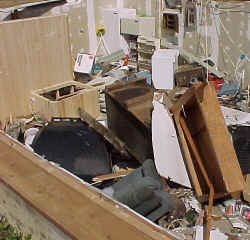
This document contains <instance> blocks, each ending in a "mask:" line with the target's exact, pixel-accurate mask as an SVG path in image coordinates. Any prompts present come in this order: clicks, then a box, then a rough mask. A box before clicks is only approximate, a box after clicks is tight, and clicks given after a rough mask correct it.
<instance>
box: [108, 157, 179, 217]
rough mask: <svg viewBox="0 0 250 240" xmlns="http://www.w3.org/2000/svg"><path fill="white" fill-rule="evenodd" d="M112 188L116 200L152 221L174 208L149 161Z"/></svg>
mask: <svg viewBox="0 0 250 240" xmlns="http://www.w3.org/2000/svg"><path fill="white" fill-rule="evenodd" d="M112 187H113V189H114V195H113V197H114V198H115V199H116V200H118V201H119V202H121V203H124V204H126V205H128V206H129V207H130V208H132V209H134V210H135V211H136V212H138V213H140V214H142V215H143V216H146V217H147V218H148V219H150V220H152V221H156V220H157V219H159V218H160V217H162V216H163V215H165V214H166V213H168V212H170V211H172V210H173V208H174V200H173V199H172V198H171V195H170V194H169V193H168V192H166V191H164V184H163V183H162V181H161V177H160V176H159V174H158V173H157V171H156V168H155V165H154V162H153V160H151V159H148V160H146V161H145V162H144V163H143V165H142V166H141V167H139V168H137V169H136V170H135V171H134V172H132V173H131V174H129V175H127V176H126V177H124V178H123V179H122V180H120V181H119V182H117V183H116V184H114V185H113V186H112Z"/></svg>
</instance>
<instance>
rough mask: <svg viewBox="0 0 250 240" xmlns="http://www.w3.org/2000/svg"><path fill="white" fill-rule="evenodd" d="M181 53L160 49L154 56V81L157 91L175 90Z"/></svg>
mask: <svg viewBox="0 0 250 240" xmlns="http://www.w3.org/2000/svg"><path fill="white" fill-rule="evenodd" d="M178 55H179V51H178V50H175V49H159V50H157V51H155V52H154V54H153V56H152V81H153V84H154V87H155V88H156V89H173V88H174V73H175V70H176V68H177V64H178Z"/></svg>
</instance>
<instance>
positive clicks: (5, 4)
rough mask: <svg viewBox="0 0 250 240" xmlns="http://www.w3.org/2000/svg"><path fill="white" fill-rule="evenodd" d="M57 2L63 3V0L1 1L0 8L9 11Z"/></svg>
mask: <svg viewBox="0 0 250 240" xmlns="http://www.w3.org/2000/svg"><path fill="white" fill-rule="evenodd" d="M58 1H63V0H1V1H0V8H11V9H10V10H14V9H17V8H24V7H28V6H33V5H38V4H42V3H49V2H58Z"/></svg>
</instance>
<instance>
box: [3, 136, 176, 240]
mask: <svg viewBox="0 0 250 240" xmlns="http://www.w3.org/2000/svg"><path fill="white" fill-rule="evenodd" d="M0 153H1V154H0V181H1V182H3V183H5V184H6V185H7V186H8V187H9V188H10V189H12V190H13V191H15V192H16V193H17V194H18V195H19V196H20V197H21V198H23V199H24V200H25V202H27V203H28V204H29V205H30V206H32V207H33V208H35V209H36V211H38V212H39V213H40V214H41V215H43V216H44V217H45V218H46V219H49V220H50V221H51V222H52V223H53V224H55V225H56V226H57V227H59V228H60V229H62V230H63V232H64V233H65V234H67V235H68V236H70V237H71V238H72V239H79V240H80V239H88V240H92V239H93V240H100V239H102V240H105V239H106V240H110V239H120V240H127V239H133V240H141V239H145V240H146V239H148V240H154V239H155V240H157V239H158V240H159V239H163V240H176V239H177V238H175V237H174V235H172V234H170V233H168V232H167V231H164V230H163V229H161V228H159V227H157V226H156V225H153V224H151V223H150V222H149V221H147V220H145V219H144V218H142V217H140V216H138V215H137V214H135V213H134V212H132V211H130V210H129V209H128V208H126V207H124V206H122V205H121V204H119V203H117V202H114V201H113V200H112V199H110V198H108V197H106V196H105V195H102V194H101V193H100V192H97V190H95V189H94V188H92V187H90V186H89V185H87V184H83V183H82V182H81V181H79V180H78V179H76V178H74V177H72V175H70V174H68V173H66V172H64V171H62V170H60V169H58V168H56V167H55V166H53V165H51V164H49V163H48V162H47V161H45V160H43V159H41V158H39V157H38V156H37V155H35V154H34V153H32V152H30V151H28V150H27V149H26V148H24V147H23V146H22V145H21V144H19V143H18V142H15V141H14V140H13V139H10V138H8V137H7V136H6V135H5V134H4V133H3V132H0ZM0 197H1V196H0Z"/></svg>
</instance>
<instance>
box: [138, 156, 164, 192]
mask: <svg viewBox="0 0 250 240" xmlns="http://www.w3.org/2000/svg"><path fill="white" fill-rule="evenodd" d="M142 175H143V176H145V177H151V178H153V179H154V180H155V181H158V182H159V184H160V189H164V184H163V182H162V180H161V177H160V175H159V174H158V172H157V170H156V167H155V163H154V161H153V160H152V159H148V160H146V161H145V162H144V163H143V165H142Z"/></svg>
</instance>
